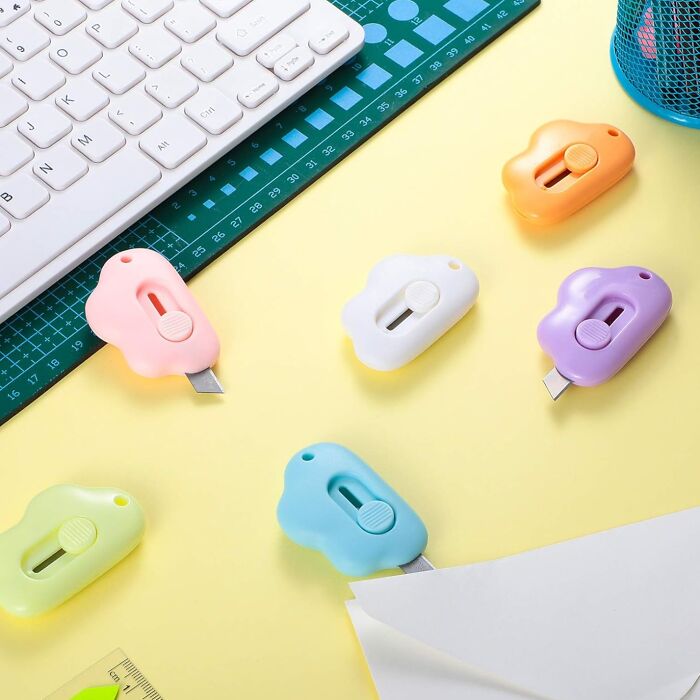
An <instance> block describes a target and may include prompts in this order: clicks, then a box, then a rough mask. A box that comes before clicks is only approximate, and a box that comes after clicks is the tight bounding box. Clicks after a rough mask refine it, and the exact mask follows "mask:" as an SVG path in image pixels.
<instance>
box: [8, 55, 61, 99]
mask: <svg viewBox="0 0 700 700" xmlns="http://www.w3.org/2000/svg"><path fill="white" fill-rule="evenodd" d="M65 82H66V78H65V76H64V75H63V73H62V72H61V71H60V70H58V68H55V67H54V66H52V65H51V64H50V63H49V62H48V61H46V60H45V59H43V58H38V59H37V60H36V61H30V62H29V63H25V64H24V65H22V66H18V67H17V68H16V69H15V72H14V73H13V75H12V84H13V85H14V86H15V87H16V88H17V89H18V90H21V91H22V92H23V93H24V94H25V95H27V97H30V98H31V99H32V100H43V99H44V98H45V97H48V96H49V95H50V94H51V93H52V92H53V91H54V90H58V88H60V87H61V85H63V83H65Z"/></svg>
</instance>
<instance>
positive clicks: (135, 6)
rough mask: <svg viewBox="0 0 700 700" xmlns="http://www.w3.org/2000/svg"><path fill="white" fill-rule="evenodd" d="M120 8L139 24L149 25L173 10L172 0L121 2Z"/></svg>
mask: <svg viewBox="0 0 700 700" xmlns="http://www.w3.org/2000/svg"><path fill="white" fill-rule="evenodd" d="M122 7H123V8H124V9H125V10H126V11H127V12H128V13H129V14H131V15H132V16H134V17H136V19H137V20H138V21H139V22H143V23H144V24H150V23H151V22H155V21H156V20H157V19H158V18H159V17H162V16H163V15H164V14H165V13H166V12H167V11H168V10H172V9H173V0H122Z"/></svg>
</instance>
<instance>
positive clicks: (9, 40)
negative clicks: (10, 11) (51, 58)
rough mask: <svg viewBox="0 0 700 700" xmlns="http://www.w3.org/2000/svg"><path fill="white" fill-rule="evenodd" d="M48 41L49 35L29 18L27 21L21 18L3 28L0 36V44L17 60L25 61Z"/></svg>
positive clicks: (43, 47)
mask: <svg viewBox="0 0 700 700" xmlns="http://www.w3.org/2000/svg"><path fill="white" fill-rule="evenodd" d="M50 43H51V39H49V35H48V34H47V33H46V32H45V31H44V30H43V29H39V27H37V25H36V24H35V22H34V21H33V20H32V19H31V18H29V22H25V21H24V20H22V21H21V22H19V23H18V24H13V25H12V26H11V27H10V28H9V29H5V30H4V31H3V33H2V36H1V37H0V46H2V48H3V49H5V51H7V53H9V54H10V56H12V58H15V59H17V60H18V61H26V60H28V59H30V58H31V57H32V56H36V54H38V53H39V51H41V50H42V49H45V48H46V47H47V46H48V45H49V44H50Z"/></svg>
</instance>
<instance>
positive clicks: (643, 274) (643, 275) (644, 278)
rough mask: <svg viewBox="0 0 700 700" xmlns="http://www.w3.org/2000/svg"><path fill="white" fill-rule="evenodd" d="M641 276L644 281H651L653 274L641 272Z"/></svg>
mask: <svg viewBox="0 0 700 700" xmlns="http://www.w3.org/2000/svg"><path fill="white" fill-rule="evenodd" d="M639 276H640V277H641V278H642V279H643V280H650V279H651V274H650V273H649V272H640V273H639Z"/></svg>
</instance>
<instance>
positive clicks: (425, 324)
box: [343, 255, 479, 371]
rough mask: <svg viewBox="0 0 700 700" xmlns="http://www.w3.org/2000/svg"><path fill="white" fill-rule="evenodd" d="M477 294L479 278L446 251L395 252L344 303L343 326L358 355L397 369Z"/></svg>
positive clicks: (441, 331) (430, 341)
mask: <svg viewBox="0 0 700 700" xmlns="http://www.w3.org/2000/svg"><path fill="white" fill-rule="evenodd" d="M478 296H479V280H478V279H477V277H476V275H475V274H474V272H473V271H472V270H471V269H470V268H469V267H467V266H466V265H465V264H464V263H463V262H462V261H461V260H458V259H457V258H453V257H450V256H448V255H431V256H416V255H394V256H392V257H389V258H385V259H384V260H382V261H381V262H379V263H378V264H377V265H376V266H375V267H374V268H373V269H372V271H371V272H370V274H369V278H368V280H367V286H366V287H365V289H364V290H363V291H362V292H361V293H360V294H358V295H357V296H356V297H355V298H354V299H351V300H350V301H349V302H348V303H347V304H346V306H345V308H344V309H343V326H344V327H345V330H346V331H347V333H348V335H349V336H350V338H351V339H352V342H353V344H354V346H355V353H356V354H357V357H358V358H359V360H360V361H361V362H362V363H364V364H365V365H367V366H368V367H371V368H372V369H377V370H382V371H389V370H393V369H398V368H399V367H403V366H404V365H406V364H408V363H409V362H410V361H411V360H413V359H415V358H416V357H418V355H420V354H421V353H422V352H423V351H424V350H426V349H427V348H429V347H430V346H431V345H432V344H433V343H434V342H435V341H436V340H437V339H438V338H440V337H441V336H442V335H444V334H445V333H446V332H447V331H448V330H449V329H450V328H452V326H454V324H455V323H457V321H459V320H460V319H461V318H462V317H463V316H464V315H465V314H466V313H467V311H469V309H470V308H471V307H472V306H473V305H474V303H475V302H476V299H477V297H478Z"/></svg>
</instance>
